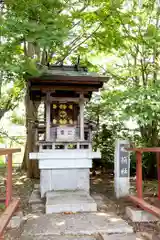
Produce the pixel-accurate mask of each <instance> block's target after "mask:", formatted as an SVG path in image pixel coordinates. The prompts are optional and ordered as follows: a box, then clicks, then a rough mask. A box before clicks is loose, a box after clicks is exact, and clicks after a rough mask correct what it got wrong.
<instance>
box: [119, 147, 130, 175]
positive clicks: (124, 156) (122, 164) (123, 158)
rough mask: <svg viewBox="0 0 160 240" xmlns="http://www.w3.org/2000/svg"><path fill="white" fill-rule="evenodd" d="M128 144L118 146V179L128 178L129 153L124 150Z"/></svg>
mask: <svg viewBox="0 0 160 240" xmlns="http://www.w3.org/2000/svg"><path fill="white" fill-rule="evenodd" d="M127 147H128V144H120V146H119V169H120V177H128V176H129V152H128V151H127V150H125V148H127Z"/></svg>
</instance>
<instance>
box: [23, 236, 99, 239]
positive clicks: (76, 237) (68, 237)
mask: <svg viewBox="0 0 160 240" xmlns="http://www.w3.org/2000/svg"><path fill="white" fill-rule="evenodd" d="M20 240H98V239H97V238H95V237H92V236H67V235H65V236H55V235H54V236H53V235H52V236H51V235H50V236H36V237H35V236H34V237H22V238H20Z"/></svg>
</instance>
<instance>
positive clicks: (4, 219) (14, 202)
mask: <svg viewBox="0 0 160 240" xmlns="http://www.w3.org/2000/svg"><path fill="white" fill-rule="evenodd" d="M20 151H21V149H19V148H15V149H5V148H0V155H7V156H8V158H7V178H6V198H5V199H0V202H4V203H5V206H6V209H5V210H4V212H3V213H2V215H1V216H0V239H3V236H2V235H3V232H4V230H5V228H6V226H7V225H8V223H9V221H10V219H11V217H12V216H13V214H14V212H15V211H16V209H17V207H18V204H19V201H20V199H13V198H12V154H13V153H16V152H20Z"/></svg>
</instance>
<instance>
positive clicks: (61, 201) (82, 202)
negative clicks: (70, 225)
mask: <svg viewBox="0 0 160 240" xmlns="http://www.w3.org/2000/svg"><path fill="white" fill-rule="evenodd" d="M96 211H97V204H96V202H95V201H94V200H93V198H92V197H90V195H89V194H88V193H86V192H84V191H55V192H48V193H47V194H46V213H47V214H49V213H62V212H69V213H76V212H96Z"/></svg>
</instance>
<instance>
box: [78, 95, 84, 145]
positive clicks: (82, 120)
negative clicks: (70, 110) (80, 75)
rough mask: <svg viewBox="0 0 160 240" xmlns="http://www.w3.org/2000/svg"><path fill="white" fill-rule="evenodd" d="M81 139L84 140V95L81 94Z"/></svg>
mask: <svg viewBox="0 0 160 240" xmlns="http://www.w3.org/2000/svg"><path fill="white" fill-rule="evenodd" d="M79 107H80V141H84V96H83V94H81V95H80V102H79Z"/></svg>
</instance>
